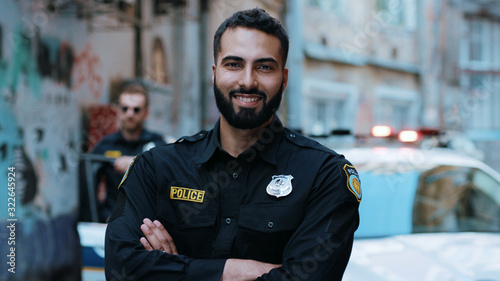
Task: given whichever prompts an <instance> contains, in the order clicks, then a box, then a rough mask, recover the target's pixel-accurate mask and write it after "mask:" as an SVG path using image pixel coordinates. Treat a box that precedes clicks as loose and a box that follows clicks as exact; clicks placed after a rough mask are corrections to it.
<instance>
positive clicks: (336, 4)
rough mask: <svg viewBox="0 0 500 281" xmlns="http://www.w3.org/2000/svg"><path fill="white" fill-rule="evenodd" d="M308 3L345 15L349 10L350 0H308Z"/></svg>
mask: <svg viewBox="0 0 500 281" xmlns="http://www.w3.org/2000/svg"><path fill="white" fill-rule="evenodd" d="M307 3H308V4H309V5H310V6H312V7H316V8H318V9H321V10H323V11H330V12H334V13H336V14H339V15H345V13H346V12H347V5H348V4H349V1H348V0H307Z"/></svg>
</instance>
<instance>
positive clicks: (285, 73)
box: [283, 67, 288, 93]
mask: <svg viewBox="0 0 500 281" xmlns="http://www.w3.org/2000/svg"><path fill="white" fill-rule="evenodd" d="M287 85H288V68H286V67H285V68H283V93H284V92H285V90H286V86H287Z"/></svg>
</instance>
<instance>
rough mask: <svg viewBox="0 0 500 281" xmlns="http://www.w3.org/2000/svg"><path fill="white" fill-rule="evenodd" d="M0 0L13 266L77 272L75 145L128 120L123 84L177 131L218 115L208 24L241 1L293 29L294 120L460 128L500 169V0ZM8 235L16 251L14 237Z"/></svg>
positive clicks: (165, 128)
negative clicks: (118, 119) (122, 110)
mask: <svg viewBox="0 0 500 281" xmlns="http://www.w3.org/2000/svg"><path fill="white" fill-rule="evenodd" d="M0 4H1V5H0V7H1V8H0V93H1V94H2V95H1V99H0V168H1V171H7V168H8V167H16V171H18V174H17V175H18V178H17V181H18V182H19V184H18V188H17V190H16V192H17V193H16V194H17V195H16V196H17V198H18V201H17V205H16V216H17V217H19V218H22V220H20V222H19V224H18V228H17V232H16V234H17V235H18V236H17V237H18V239H19V240H21V239H22V241H25V242H23V243H19V244H18V247H17V248H16V250H17V255H18V256H17V257H18V260H17V267H18V272H21V273H20V274H18V275H16V276H13V275H8V274H9V273H8V272H7V271H3V272H0V279H2V280H6V279H7V278H14V277H15V278H18V280H29V279H28V277H30V276H38V275H40V273H41V272H42V273H43V274H45V276H50V275H51V274H54V273H53V272H52V273H51V271H53V270H54V268H55V269H57V270H59V271H60V272H61V271H62V272H71V266H69V267H68V264H73V261H76V260H77V259H78V254H74V253H73V252H72V251H61V250H60V249H59V248H61V244H62V245H65V247H66V248H74V247H75V245H77V244H78V240H77V237H76V236H75V235H74V234H75V230H74V228H69V227H68V225H72V224H73V225H74V223H75V221H76V216H77V214H76V213H77V209H78V196H79V195H78V166H79V154H80V153H82V152H87V151H88V150H89V149H90V148H92V147H93V145H95V143H96V142H97V141H98V140H99V139H100V138H101V137H102V136H104V135H106V134H108V133H110V132H111V131H113V130H115V129H116V124H115V123H114V122H115V121H114V118H113V116H114V109H113V107H112V106H110V103H111V102H112V101H113V100H114V98H115V97H116V95H117V89H118V87H119V85H120V84H121V83H123V82H124V81H130V80H140V81H142V82H144V83H145V84H146V85H147V86H148V89H149V90H150V92H151V99H152V102H151V110H152V114H151V117H150V118H149V119H148V121H147V126H148V128H150V129H152V130H154V131H158V132H161V133H162V134H164V135H165V137H166V138H167V137H172V138H178V137H180V136H182V135H186V134H193V133H195V132H197V131H198V130H200V129H209V128H211V127H212V126H213V123H214V122H215V120H216V119H217V118H218V112H217V108H216V106H215V103H214V102H213V94H212V81H211V65H212V63H213V53H212V45H211V44H212V38H213V34H214V32H215V29H216V28H217V26H218V25H219V24H220V23H221V22H222V21H223V20H224V19H225V18H227V17H229V16H230V15H231V14H232V13H233V12H235V11H237V10H240V9H247V8H253V7H256V6H258V7H261V8H264V9H265V10H266V11H268V12H269V13H270V14H271V15H273V16H276V17H278V18H280V19H281V20H282V22H283V23H284V25H285V27H286V28H287V29H288V32H289V35H290V38H291V49H290V53H289V58H288V67H289V68H290V76H289V79H290V80H289V86H288V88H287V90H286V96H285V97H286V99H285V101H284V103H283V104H282V107H281V109H280V113H279V114H280V116H281V118H282V119H283V121H284V122H285V123H286V125H287V126H288V127H290V128H292V129H296V130H299V131H301V132H303V133H305V134H308V135H315V136H320V135H322V136H325V135H328V134H330V132H332V131H333V130H339V129H342V130H349V131H351V132H353V133H354V134H358V135H359V134H368V133H369V131H370V128H371V127H372V126H373V125H376V124H385V125H390V126H392V127H393V128H395V129H396V130H399V129H403V128H419V127H429V128H434V129H439V130H443V131H454V132H457V134H459V135H461V136H463V137H465V138H466V139H468V140H471V141H472V142H473V143H474V144H475V146H477V147H478V148H479V149H480V151H479V152H473V153H476V154H477V156H481V155H483V160H484V161H485V162H486V163H488V164H490V165H491V166H493V167H494V168H495V169H496V170H500V154H499V153H497V151H499V150H500V113H499V112H500V1H497V0H495V1H493V0H475V1H474V0H421V1H418V0H350V1H349V0H252V1H243V0H214V1H208V0H143V1H140V0H135V1H134V0H93V1H92V0H89V1H83V0H82V1H78V0H32V1H29V0H0ZM334 144H335V145H338V146H343V145H353V139H349V138H347V139H342V141H338V142H336V141H335V140H334ZM5 182H7V172H2V173H1V174H0V183H5ZM0 200H1V201H2V202H7V200H8V198H7V192H2V193H0ZM8 216H9V213H8V212H7V210H6V208H5V210H1V211H0V217H1V218H2V219H5V218H7V217H8ZM21 221H22V222H21ZM1 229H2V230H0V235H1V236H2V237H7V236H8V235H9V233H8V232H7V231H8V229H5V227H3V228H1ZM40 237H42V238H43V239H42V238H40ZM1 241H4V239H3V238H2V240H1ZM2 243H3V242H2ZM0 249H2V253H1V255H0V262H2V263H3V264H5V262H7V261H8V260H7V258H6V254H8V253H7V249H8V245H6V243H3V244H2V245H0ZM4 249H5V251H4ZM58 249H59V250H58ZM62 249H64V247H62ZM4 252H5V253H6V254H4ZM46 253H52V254H50V255H47V254H46ZM58 274H59V273H58ZM68 274H71V273H68ZM47 278H48V279H47V280H50V278H49V277H47ZM13 280H14V279H13Z"/></svg>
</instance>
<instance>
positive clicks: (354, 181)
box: [344, 164, 361, 202]
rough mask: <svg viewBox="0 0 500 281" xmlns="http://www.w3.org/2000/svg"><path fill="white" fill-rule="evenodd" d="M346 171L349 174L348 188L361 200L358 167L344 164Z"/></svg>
mask: <svg viewBox="0 0 500 281" xmlns="http://www.w3.org/2000/svg"><path fill="white" fill-rule="evenodd" d="M344 171H345V173H346V175H347V188H348V189H349V191H350V192H351V193H352V194H354V196H355V197H356V200H358V202H361V184H360V182H359V174H358V171H356V169H355V168H354V167H353V166H351V165H348V164H345V165H344Z"/></svg>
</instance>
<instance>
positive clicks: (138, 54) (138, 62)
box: [134, 0, 142, 77]
mask: <svg viewBox="0 0 500 281" xmlns="http://www.w3.org/2000/svg"><path fill="white" fill-rule="evenodd" d="M134 13H135V19H136V22H135V23H134V46H135V54H134V67H135V77H142V48H141V41H142V40H141V23H142V15H141V14H142V8H141V0H136V1H135V9H134Z"/></svg>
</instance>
